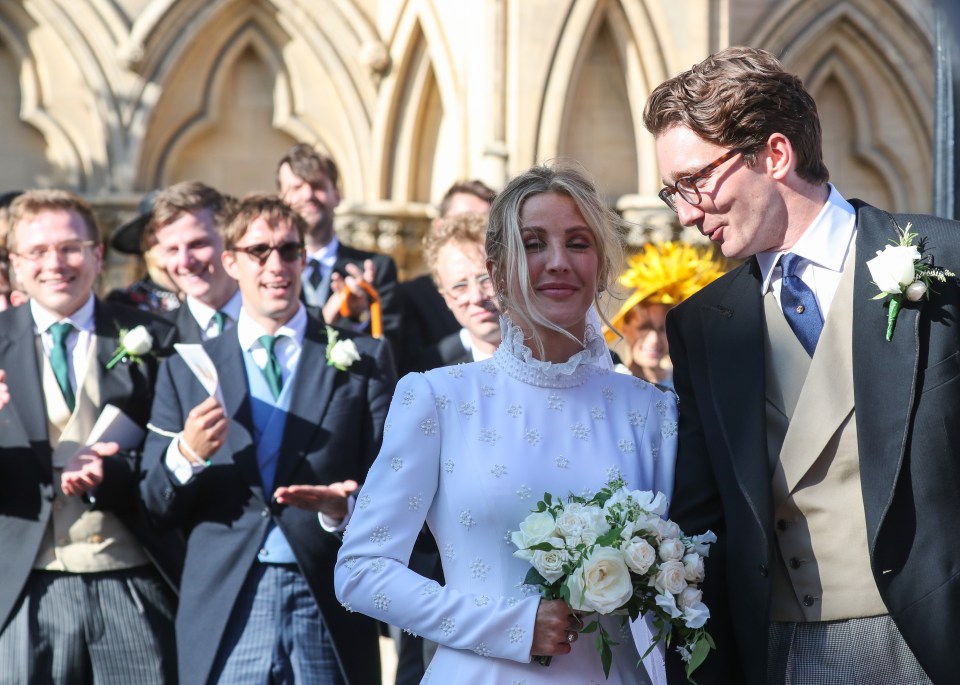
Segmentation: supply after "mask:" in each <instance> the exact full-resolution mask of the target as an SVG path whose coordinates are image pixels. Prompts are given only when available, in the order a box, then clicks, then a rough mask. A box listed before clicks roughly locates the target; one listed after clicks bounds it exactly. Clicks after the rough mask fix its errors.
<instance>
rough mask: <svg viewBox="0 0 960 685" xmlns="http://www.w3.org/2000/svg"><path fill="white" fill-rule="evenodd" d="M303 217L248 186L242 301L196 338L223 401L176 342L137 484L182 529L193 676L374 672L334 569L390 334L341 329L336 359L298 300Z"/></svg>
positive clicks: (390, 376) (236, 231) (229, 244)
mask: <svg viewBox="0 0 960 685" xmlns="http://www.w3.org/2000/svg"><path fill="white" fill-rule="evenodd" d="M305 231H306V226H305V225H304V223H303V220H302V218H301V217H300V216H299V215H298V214H297V213H296V212H295V211H294V210H292V209H291V208H290V207H289V206H288V205H286V204H284V203H283V202H282V201H281V200H280V199H279V198H277V197H273V196H250V197H248V198H246V199H244V200H242V201H241V202H240V203H239V205H238V207H237V211H236V214H235V216H234V217H233V218H232V219H231V221H230V223H229V224H228V225H227V226H226V227H225V228H224V235H223V239H224V244H225V252H224V255H223V263H224V266H225V268H226V271H227V273H228V274H229V275H230V276H232V277H233V278H235V279H236V280H237V281H238V283H239V287H240V293H241V295H242V299H243V306H242V308H241V311H240V315H239V319H238V321H237V325H236V326H235V327H234V328H232V329H230V330H228V331H227V332H226V333H225V334H223V335H221V336H218V337H216V338H213V339H211V340H208V341H206V342H204V343H203V345H202V350H203V351H204V352H205V354H206V355H207V356H208V357H209V360H210V361H211V362H212V365H213V367H215V368H216V370H217V373H218V375H219V384H220V390H221V393H220V394H221V396H222V397H223V398H224V404H223V405H222V406H221V404H220V402H219V401H218V400H217V399H216V394H214V395H213V396H211V391H210V390H205V389H204V386H203V385H201V383H200V382H199V381H198V380H197V377H196V376H195V375H194V373H193V372H192V371H191V370H190V368H189V367H188V366H187V364H186V363H185V361H184V358H183V357H182V356H181V355H174V356H172V357H170V358H169V359H168V360H167V362H165V364H164V366H163V368H162V369H161V372H160V378H159V380H158V388H157V399H156V401H155V402H154V407H153V412H152V416H151V422H152V426H153V427H154V428H155V430H154V431H153V432H151V434H150V435H149V436H148V438H147V444H146V447H145V454H144V461H145V468H149V472H148V474H147V477H146V480H145V481H144V485H143V493H144V499H145V501H146V504H147V508H148V510H149V511H150V513H151V515H152V516H153V518H154V520H155V522H156V524H157V525H158V526H161V527H175V528H178V529H181V530H183V531H184V532H185V534H186V535H187V559H186V563H185V566H184V574H183V582H182V584H181V596H182V601H181V602H180V610H179V612H178V613H177V623H176V626H177V645H178V650H179V654H178V656H179V661H180V681H181V683H183V684H185V685H186V684H189V683H200V684H203V683H231V684H233V683H263V682H271V683H291V684H292V683H295V682H296V683H319V684H322V685H327V684H340V683H345V684H347V685H366V684H368V683H376V682H379V679H380V662H379V652H378V630H377V626H376V623H375V622H374V621H372V620H370V619H368V618H365V617H363V616H361V615H359V614H356V613H350V612H348V611H346V610H345V609H344V608H343V607H342V606H341V605H340V604H339V603H338V602H337V600H336V598H335V596H334V592H333V567H334V564H335V562H336V556H337V550H338V549H339V547H340V538H339V536H338V534H337V532H338V526H339V525H341V523H342V521H343V520H344V518H345V517H346V516H347V514H348V512H349V507H351V506H352V493H353V491H354V490H355V489H356V488H357V487H358V486H357V481H360V480H362V479H363V478H364V476H365V475H366V472H367V469H368V468H369V466H370V464H371V463H372V462H373V459H374V458H375V457H376V454H377V451H378V449H379V445H380V442H381V439H382V434H383V423H384V420H385V418H386V412H387V408H388V405H389V402H390V396H391V393H392V392H393V386H394V382H395V374H394V371H393V362H392V359H391V358H390V350H389V345H388V344H387V343H386V342H385V341H383V340H374V339H372V338H369V337H367V336H361V335H358V334H354V333H351V332H348V331H339V332H338V333H337V334H338V336H339V338H340V347H339V348H338V349H339V350H341V351H342V350H344V349H347V350H349V348H354V349H355V350H356V351H357V352H358V354H357V355H356V356H355V357H354V358H352V359H347V360H346V361H343V359H342V358H341V361H340V363H339V367H338V366H334V365H331V364H328V357H327V352H328V349H329V350H330V351H331V352H332V351H333V348H334V345H333V342H334V341H333V340H332V338H331V331H332V329H325V326H324V324H323V322H322V321H318V320H316V319H314V318H312V317H310V316H308V315H307V313H306V309H305V307H304V306H303V304H302V303H301V302H300V276H301V272H302V270H303V267H304V248H303V235H304V232H305ZM334 357H335V358H336V357H337V355H334ZM318 513H319V514H320V515H321V519H320V520H318ZM321 523H322V524H323V525H321Z"/></svg>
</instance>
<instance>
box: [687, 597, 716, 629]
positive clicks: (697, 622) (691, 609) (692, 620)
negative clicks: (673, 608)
mask: <svg viewBox="0 0 960 685" xmlns="http://www.w3.org/2000/svg"><path fill="white" fill-rule="evenodd" d="M708 618H710V610H709V609H708V608H707V605H706V604H704V603H703V602H697V603H696V604H694V605H692V606H688V607H686V608H685V609H684V610H683V622H684V623H686V624H687V628H702V627H703V625H704V624H705V623H706V622H707V619H708Z"/></svg>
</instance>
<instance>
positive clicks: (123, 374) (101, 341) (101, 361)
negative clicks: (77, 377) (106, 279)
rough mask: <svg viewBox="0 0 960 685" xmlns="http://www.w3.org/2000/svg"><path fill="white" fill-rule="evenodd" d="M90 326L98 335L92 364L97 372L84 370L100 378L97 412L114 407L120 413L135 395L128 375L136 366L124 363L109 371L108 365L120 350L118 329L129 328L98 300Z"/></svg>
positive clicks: (127, 362) (107, 305) (108, 307)
mask: <svg viewBox="0 0 960 685" xmlns="http://www.w3.org/2000/svg"><path fill="white" fill-rule="evenodd" d="M93 325H94V330H95V332H96V335H97V353H96V358H95V362H94V363H95V364H96V368H93V369H87V373H96V374H98V376H99V378H98V380H99V382H100V407H98V409H101V408H102V407H103V406H105V405H107V404H114V405H117V406H119V407H120V408H121V409H122V408H123V405H124V404H126V401H127V400H128V399H129V398H131V397H132V396H133V394H134V392H133V391H134V383H133V378H131V376H130V374H131V373H133V372H134V367H135V365H136V362H132V361H129V360H123V361H121V362H119V363H118V364H116V365H115V366H114V367H113V368H112V369H109V370H108V369H107V364H109V363H110V360H111V359H113V357H114V355H115V354H116V352H117V350H118V349H120V329H121V328H123V329H127V328H130V326H127V325H125V324H124V322H123V321H122V319H121V318H118V316H117V313H116V312H115V311H114V310H113V308H112V307H110V305H109V304H107V303H105V302H100V301H99V300H97V301H96V302H95V303H94V309H93Z"/></svg>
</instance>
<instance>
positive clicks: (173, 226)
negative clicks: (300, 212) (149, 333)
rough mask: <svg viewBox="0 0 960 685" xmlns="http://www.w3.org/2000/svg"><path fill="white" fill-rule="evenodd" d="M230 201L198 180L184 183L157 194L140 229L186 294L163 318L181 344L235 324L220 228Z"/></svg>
mask: <svg viewBox="0 0 960 685" xmlns="http://www.w3.org/2000/svg"><path fill="white" fill-rule="evenodd" d="M228 213H229V199H228V198H225V197H224V196H223V195H221V194H220V193H219V192H217V191H216V190H215V189H214V188H211V187H210V186H208V185H204V184H203V183H200V182H199V181H185V182H183V183H177V184H175V185H172V186H170V187H169V188H165V189H164V190H162V191H161V192H160V193H158V194H157V196H156V198H155V199H154V203H153V211H152V212H151V216H150V221H149V223H148V224H147V227H146V229H145V231H144V238H145V240H146V241H147V242H151V243H152V242H155V243H156V245H155V247H154V248H153V251H154V254H156V255H157V256H158V258H159V260H160V261H161V264H162V265H163V269H164V270H165V271H166V273H167V275H168V276H169V277H170V280H171V281H173V283H174V285H176V287H177V289H178V290H179V291H180V292H181V293H183V295H184V303H183V306H181V307H178V308H177V309H175V310H173V311H171V312H169V313H167V314H166V318H168V319H169V320H170V321H173V322H174V324H175V325H176V327H177V337H178V339H179V342H181V343H200V342H203V341H204V340H208V339H210V338H214V337H216V336H218V335H220V334H221V333H223V332H224V331H226V330H227V329H229V328H231V327H233V326H234V325H235V324H236V321H237V317H238V316H239V314H240V291H239V289H238V288H237V282H236V281H235V280H234V279H233V278H231V277H230V276H229V274H227V272H226V270H225V269H224V267H223V261H222V256H223V238H222V237H221V236H220V231H219V230H218V228H217V227H218V225H219V224H221V223H222V222H223V221H225V219H226V218H227V215H228Z"/></svg>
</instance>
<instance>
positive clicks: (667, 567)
mask: <svg viewBox="0 0 960 685" xmlns="http://www.w3.org/2000/svg"><path fill="white" fill-rule="evenodd" d="M653 585H654V587H655V588H657V591H658V592H669V593H672V594H674V595H677V594H680V593H681V592H683V588H685V587H687V578H686V571H685V570H684V568H683V562H681V561H665V562H664V563H663V564H661V565H660V571H659V572H658V573H657V577H656V578H654V580H653Z"/></svg>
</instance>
